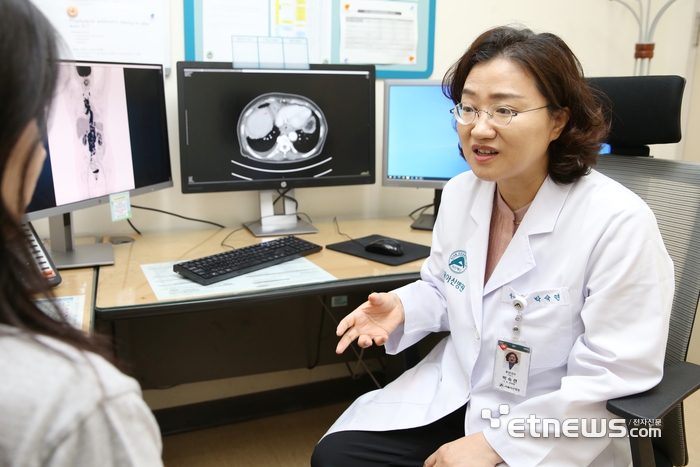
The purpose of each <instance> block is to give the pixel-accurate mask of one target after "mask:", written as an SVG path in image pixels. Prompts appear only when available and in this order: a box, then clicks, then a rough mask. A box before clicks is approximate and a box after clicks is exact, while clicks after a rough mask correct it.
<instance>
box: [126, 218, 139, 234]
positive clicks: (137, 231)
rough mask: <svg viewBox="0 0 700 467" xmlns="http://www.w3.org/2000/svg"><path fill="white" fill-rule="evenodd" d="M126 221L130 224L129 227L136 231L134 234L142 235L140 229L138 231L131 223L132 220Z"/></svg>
mask: <svg viewBox="0 0 700 467" xmlns="http://www.w3.org/2000/svg"><path fill="white" fill-rule="evenodd" d="M126 221H127V222H128V223H129V225H130V226H131V228H132V229H134V232H136V234H137V235H141V232H139V229H137V228H136V227H134V224H132V223H131V219H127V220H126Z"/></svg>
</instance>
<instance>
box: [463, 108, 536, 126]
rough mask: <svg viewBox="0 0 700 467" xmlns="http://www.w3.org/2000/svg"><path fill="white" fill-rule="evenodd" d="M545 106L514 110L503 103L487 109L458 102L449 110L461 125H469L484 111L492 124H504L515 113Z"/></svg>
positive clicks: (522, 112)
mask: <svg viewBox="0 0 700 467" xmlns="http://www.w3.org/2000/svg"><path fill="white" fill-rule="evenodd" d="M547 107H549V106H548V105H543V106H542V107H537V108H536V109H529V110H521V111H515V110H513V109H511V108H510V107H508V106H506V105H505V104H493V105H492V106H491V107H489V110H488V111H487V110H479V109H475V108H474V107H472V106H471V105H469V104H466V103H464V102H460V103H459V104H457V105H456V106H455V107H454V109H451V110H450V112H451V113H452V115H454V116H455V119H456V120H457V121H458V122H459V123H461V124H462V125H471V124H472V123H474V122H475V121H476V116H477V115H478V114H479V113H481V112H484V113H485V114H486V115H487V116H488V117H489V120H491V122H492V123H493V124H494V125H498V126H506V125H508V124H509V123H510V121H511V120H512V119H513V117H515V116H517V115H520V114H524V113H526V112H533V111H535V110H540V109H544V108H547Z"/></svg>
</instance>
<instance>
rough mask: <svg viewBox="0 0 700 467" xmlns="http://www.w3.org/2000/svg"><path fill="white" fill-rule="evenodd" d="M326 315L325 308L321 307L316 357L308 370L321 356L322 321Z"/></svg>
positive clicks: (316, 363) (310, 368)
mask: <svg viewBox="0 0 700 467" xmlns="http://www.w3.org/2000/svg"><path fill="white" fill-rule="evenodd" d="M325 316H326V313H325V310H323V308H322V309H321V324H319V326H318V336H317V338H316V359H315V361H314V362H313V363H311V364H310V365H309V366H308V367H307V368H308V369H309V370H313V369H314V368H316V367H317V366H318V361H319V359H320V358H321V341H322V340H323V322H324V319H323V318H324V317H325Z"/></svg>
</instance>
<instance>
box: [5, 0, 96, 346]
mask: <svg viewBox="0 0 700 467" xmlns="http://www.w3.org/2000/svg"><path fill="white" fill-rule="evenodd" d="M57 41H58V37H57V34H56V32H55V31H54V29H53V27H52V26H51V24H50V23H49V22H48V20H47V19H46V18H45V17H44V15H42V14H41V12H39V11H38V10H37V8H36V7H34V5H32V3H30V2H29V1H28V0H0V63H2V73H0V180H2V176H3V174H4V173H5V170H6V169H7V162H8V159H9V158H10V154H11V152H12V150H13V148H14V147H15V145H16V144H17V141H18V140H19V138H20V136H21V135H22V133H23V132H24V130H25V129H26V128H27V126H28V125H29V124H30V123H31V122H32V121H34V120H35V121H36V122H37V123H38V125H39V129H40V133H41V134H40V136H39V139H38V140H37V141H34V144H33V145H32V147H31V148H30V149H29V151H30V152H31V153H33V152H34V150H35V149H36V147H37V145H39V144H43V142H42V137H43V136H44V134H45V128H44V126H45V125H44V124H43V122H44V121H45V115H46V112H47V109H48V107H49V105H50V103H51V100H52V97H53V92H54V89H55V87H56V81H57V74H58V67H57V64H56V60H57V55H58V53H57ZM30 159H31V158H30V157H28V158H27V162H26V163H25V167H24V171H25V172H24V173H26V171H27V166H28V164H29V161H30ZM22 179H23V180H24V179H25V177H24V176H23V177H22ZM22 193H24V186H21V187H20V195H19V196H18V197H17V198H18V199H19V202H20V203H22V202H23V196H22ZM6 203H7V201H6V200H2V199H0V324H5V325H9V326H12V327H15V328H18V329H20V330H23V331H27V332H29V333H30V334H32V335H33V334H44V335H48V336H52V337H54V338H57V339H59V340H62V341H64V342H66V343H69V344H71V345H73V346H75V347H77V348H79V349H83V350H90V351H93V352H97V353H100V354H102V355H104V354H105V353H104V351H102V350H101V349H100V348H99V347H98V346H96V345H95V344H94V343H93V341H91V340H90V339H89V338H88V337H87V336H86V335H85V334H84V333H83V332H81V331H78V330H76V329H74V328H73V327H71V326H70V325H69V324H68V323H67V322H65V320H54V319H52V318H50V317H48V316H47V315H46V314H45V313H43V312H42V311H41V310H40V309H39V308H38V307H37V305H36V303H35V301H34V300H35V299H36V298H37V297H43V298H47V299H52V298H53V293H52V291H51V289H50V287H49V285H48V282H47V281H46V280H45V279H44V278H43V277H42V276H41V274H40V273H39V272H38V270H37V269H36V268H35V267H34V263H33V260H32V259H31V254H30V252H29V247H28V243H27V241H26V236H25V234H24V233H23V231H22V228H21V226H20V224H19V221H18V219H17V218H16V215H15V214H13V212H23V208H24V205H23V204H22V206H21V210H19V211H18V209H15V210H14V211H12V210H10V209H8V207H7V206H6ZM54 309H55V311H57V310H56V306H55V304H54Z"/></svg>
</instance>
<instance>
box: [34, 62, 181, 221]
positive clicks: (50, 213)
mask: <svg viewBox="0 0 700 467" xmlns="http://www.w3.org/2000/svg"><path fill="white" fill-rule="evenodd" d="M58 62H59V63H68V64H76V65H78V66H79V65H85V66H89V65H108V66H120V67H125V68H126V67H131V68H153V69H159V70H160V74H161V76H163V78H165V74H164V67H163V65H162V64H159V63H122V62H104V61H97V60H58ZM160 91H161V95H160V99H161V102H162V103H163V106H162V111H163V113H162V118H163V122H165V125H164V126H163V128H162V129H163V133H162V135H161V138H163V147H164V148H166V151H167V152H168V166H169V169H170V170H169V172H170V174H169V177H170V179H169V180H167V181H163V182H158V183H155V184H151V185H146V186H142V187H138V188H134V189H132V190H128V193H129V196H130V197H131V196H138V195H142V194H146V193H151V192H154V191H158V190H162V189H165V188H171V187H173V186H174V181H173V170H172V157H171V151H170V140H169V136H168V119H167V109H166V99H165V81H163V86H161V88H160ZM113 194H115V193H113ZM109 200H110V195H109V194H107V195H102V196H98V197H95V198H90V199H86V200H81V201H74V202H70V203H66V204H62V205H60V206H52V207H50V208H45V209H40V210H37V211H32V212H25V213H24V214H23V215H22V222H33V221H36V220H40V219H44V218H48V217H54V216H59V215H63V214H70V213H72V212H74V211H78V210H81V209H86V208H91V207H94V206H100V205H103V204H109Z"/></svg>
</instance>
